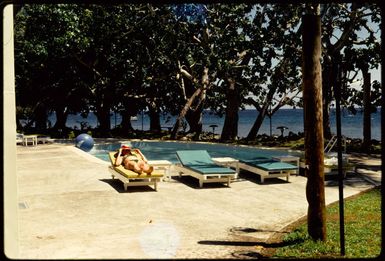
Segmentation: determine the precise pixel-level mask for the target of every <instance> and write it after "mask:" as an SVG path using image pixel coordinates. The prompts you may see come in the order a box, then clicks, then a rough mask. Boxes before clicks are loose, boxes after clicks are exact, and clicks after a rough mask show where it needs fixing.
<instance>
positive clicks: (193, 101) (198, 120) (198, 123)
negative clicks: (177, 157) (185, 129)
mask: <svg viewBox="0 0 385 261" xmlns="http://www.w3.org/2000/svg"><path fill="white" fill-rule="evenodd" d="M208 85H209V69H208V68H207V67H205V68H204V69H203V73H202V80H201V87H199V88H198V89H196V90H195V91H194V93H193V94H192V95H191V97H190V98H189V99H188V100H187V102H186V103H185V105H184V106H183V109H182V110H181V112H180V113H179V116H178V118H177V120H176V122H175V125H174V128H173V129H172V131H171V139H176V137H177V135H178V131H179V129H180V127H181V124H182V120H183V118H185V117H186V114H187V112H189V110H190V109H192V106H193V105H194V109H192V111H193V112H189V113H193V114H197V115H194V116H193V117H192V115H191V116H190V117H189V119H186V120H190V123H191V125H190V123H189V125H190V131H189V132H194V131H196V135H195V138H196V139H199V135H200V134H201V132H202V111H203V102H204V100H205V99H206V89H207V88H208ZM194 111H195V112H194ZM198 114H199V115H198Z"/></svg>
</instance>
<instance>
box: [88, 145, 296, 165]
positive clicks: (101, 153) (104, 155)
mask: <svg viewBox="0 0 385 261" xmlns="http://www.w3.org/2000/svg"><path fill="white" fill-rule="evenodd" d="M122 144H125V145H128V146H130V147H132V148H139V149H140V150H141V152H142V153H143V154H144V155H145V156H146V158H147V159H148V160H168V161H170V162H172V163H177V162H179V161H178V159H177V157H176V154H175V152H176V151H177V150H207V152H208V153H209V154H210V156H211V157H213V158H215V157H231V158H234V159H239V160H248V159H253V158H256V157H276V156H283V155H292V156H301V153H300V152H298V151H290V150H278V149H260V148H254V147H248V146H239V145H229V144H217V143H204V142H182V141H125V142H114V143H97V144H95V145H94V147H93V148H92V150H91V151H90V152H89V153H90V154H92V155H93V156H95V157H97V158H99V159H102V160H104V161H108V162H109V158H108V152H109V151H115V150H117V149H118V148H120V146H121V145H122Z"/></svg>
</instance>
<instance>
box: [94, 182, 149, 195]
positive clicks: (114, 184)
mask: <svg viewBox="0 0 385 261" xmlns="http://www.w3.org/2000/svg"><path fill="white" fill-rule="evenodd" d="M99 180H100V181H102V182H105V183H107V184H108V185H110V186H111V187H113V188H114V189H115V190H116V191H117V192H118V193H133V192H151V191H152V192H156V190H155V189H154V188H153V187H152V186H149V185H147V186H146V185H144V186H129V187H127V191H126V190H124V186H123V183H122V182H121V181H120V180H118V179H99Z"/></svg>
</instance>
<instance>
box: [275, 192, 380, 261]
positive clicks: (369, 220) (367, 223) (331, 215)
mask: <svg viewBox="0 0 385 261" xmlns="http://www.w3.org/2000/svg"><path fill="white" fill-rule="evenodd" d="M344 209H345V257H346V258H373V257H377V256H378V255H379V254H380V251H381V192H380V189H379V188H376V189H373V190H370V191H368V192H365V193H362V194H360V195H358V196H355V197H353V198H349V199H346V200H345V208H344ZM326 223H327V224H326V227H327V241H326V242H319V241H318V242H314V241H313V240H312V239H310V238H309V236H308V235H307V224H306V223H305V224H302V225H300V226H299V227H298V228H296V229H295V230H294V231H293V232H292V233H289V234H288V235H287V236H286V237H285V238H284V239H283V244H282V245H285V246H284V247H280V248H277V249H276V251H274V253H273V256H272V257H278V258H294V257H295V258H334V257H335V258H340V257H341V256H340V237H339V229H340V226H339V208H338V203H337V204H332V205H330V206H328V207H327V222H326Z"/></svg>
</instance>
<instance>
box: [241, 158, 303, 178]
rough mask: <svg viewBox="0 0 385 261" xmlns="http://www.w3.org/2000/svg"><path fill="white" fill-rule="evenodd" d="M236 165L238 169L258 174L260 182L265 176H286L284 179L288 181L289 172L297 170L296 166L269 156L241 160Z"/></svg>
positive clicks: (293, 172)
mask: <svg viewBox="0 0 385 261" xmlns="http://www.w3.org/2000/svg"><path fill="white" fill-rule="evenodd" d="M238 166H239V168H240V169H243V170H247V171H249V172H252V173H254V174H257V175H259V176H260V177H261V183H263V182H264V181H265V179H267V178H278V177H286V180H287V181H289V177H290V174H295V173H297V171H298V166H295V165H292V164H289V163H286V162H281V161H275V160H272V159H269V158H257V159H251V160H241V161H239V163H238Z"/></svg>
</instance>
